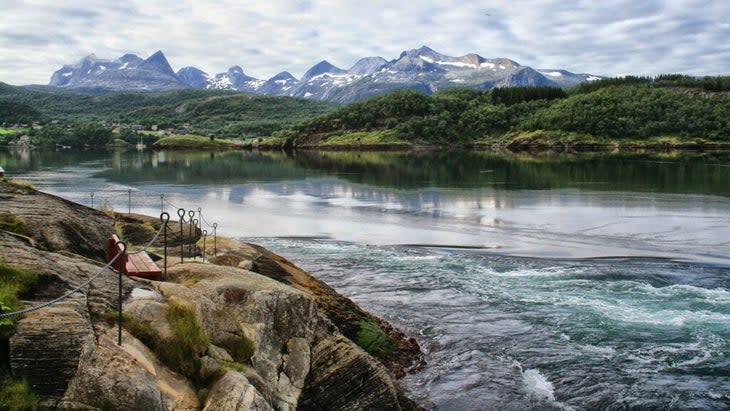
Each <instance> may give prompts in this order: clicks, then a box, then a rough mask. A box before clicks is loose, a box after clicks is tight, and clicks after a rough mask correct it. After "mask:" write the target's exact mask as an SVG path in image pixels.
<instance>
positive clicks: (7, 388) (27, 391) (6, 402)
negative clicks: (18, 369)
mask: <svg viewBox="0 0 730 411" xmlns="http://www.w3.org/2000/svg"><path fill="white" fill-rule="evenodd" d="M40 405H41V404H40V400H39V399H38V395H36V393H34V392H33V390H32V388H31V387H30V385H29V384H28V382H27V381H26V380H24V379H22V380H17V379H14V378H12V377H10V376H0V410H7V411H35V410H38V409H40V408H41V406H40Z"/></svg>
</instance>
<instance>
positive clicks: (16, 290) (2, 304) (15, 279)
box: [0, 260, 38, 338]
mask: <svg viewBox="0 0 730 411" xmlns="http://www.w3.org/2000/svg"><path fill="white" fill-rule="evenodd" d="M36 280H38V274H36V273H35V272H33V271H30V270H26V269H22V268H18V267H14V266H12V265H9V264H6V263H5V262H4V261H2V260H0V308H1V309H2V310H3V312H10V311H16V310H19V309H21V308H23V307H22V305H21V304H20V301H18V296H19V295H21V294H23V293H24V292H25V291H27V290H28V289H29V288H30V287H31V286H32V285H33V284H34V283H35V282H36ZM15 321H16V319H15V318H3V319H0V338H8V337H9V336H10V335H12V333H13V331H14V330H15Z"/></svg>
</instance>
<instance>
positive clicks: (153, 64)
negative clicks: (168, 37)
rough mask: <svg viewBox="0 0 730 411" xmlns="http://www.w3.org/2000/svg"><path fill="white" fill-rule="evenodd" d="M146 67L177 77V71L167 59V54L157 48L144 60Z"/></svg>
mask: <svg viewBox="0 0 730 411" xmlns="http://www.w3.org/2000/svg"><path fill="white" fill-rule="evenodd" d="M144 68H146V69H151V70H156V71H159V72H162V73H164V74H167V75H170V76H173V77H175V72H174V71H172V67H170V63H169V62H168V61H167V58H166V57H165V54H164V53H163V52H162V51H161V50H157V51H156V52H155V53H154V54H152V55H151V56H149V57H147V59H146V60H145V61H144Z"/></svg>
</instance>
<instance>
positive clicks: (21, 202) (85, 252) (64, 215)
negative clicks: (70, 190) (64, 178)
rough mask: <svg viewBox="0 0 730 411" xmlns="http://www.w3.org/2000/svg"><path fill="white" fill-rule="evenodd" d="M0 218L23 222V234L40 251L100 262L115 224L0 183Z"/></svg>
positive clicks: (69, 204)
mask: <svg viewBox="0 0 730 411" xmlns="http://www.w3.org/2000/svg"><path fill="white" fill-rule="evenodd" d="M0 215H14V216H17V217H19V218H20V219H21V220H22V221H23V222H24V230H23V233H22V234H25V235H27V236H28V237H30V238H32V239H33V240H34V242H35V245H36V246H37V247H38V248H39V249H42V250H48V251H68V252H72V253H75V254H79V255H82V256H84V257H88V258H92V259H95V260H98V261H103V260H104V259H105V258H106V250H104V248H103V247H100V245H103V244H106V238H107V237H108V236H109V235H110V234H111V233H112V232H113V231H114V228H113V226H114V220H113V219H111V218H110V217H109V216H107V215H106V214H104V213H102V212H100V211H97V210H94V209H91V208H88V207H85V206H82V205H80V204H76V203H72V202H70V201H66V200H64V199H61V198H58V197H55V196H52V195H49V194H45V193H41V192H39V191H36V190H33V189H32V188H28V187H23V186H18V185H13V184H7V183H0Z"/></svg>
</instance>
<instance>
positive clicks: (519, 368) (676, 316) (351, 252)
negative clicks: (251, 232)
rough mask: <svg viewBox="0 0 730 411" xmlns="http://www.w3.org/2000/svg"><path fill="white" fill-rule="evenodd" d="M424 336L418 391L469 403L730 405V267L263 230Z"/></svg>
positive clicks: (458, 405) (439, 404)
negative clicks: (278, 234)
mask: <svg viewBox="0 0 730 411" xmlns="http://www.w3.org/2000/svg"><path fill="white" fill-rule="evenodd" d="M259 240H260V242H262V243H264V244H265V245H267V246H269V247H272V248H273V249H276V250H278V251H279V252H281V253H283V254H284V255H287V256H289V257H290V258H292V259H293V260H294V261H296V262H297V263H298V264H300V265H301V266H303V267H304V268H306V269H309V270H310V271H311V272H312V273H313V274H315V275H316V276H318V277H319V278H322V279H323V280H325V281H326V282H327V283H329V284H331V285H333V286H334V287H335V288H337V289H338V290H340V291H341V292H343V293H345V294H347V295H349V296H350V297H351V298H352V299H353V300H355V301H356V302H357V303H359V304H361V305H362V306H364V307H365V308H367V309H370V310H372V311H374V312H377V313H381V314H382V315H384V316H385V317H386V318H388V319H390V320H391V321H393V322H395V323H396V324H398V325H401V326H405V327H406V328H407V329H408V331H410V332H411V333H414V334H416V335H418V336H419V341H420V342H421V343H422V345H423V348H424V349H425V351H426V352H427V360H428V361H429V365H428V366H427V367H426V368H425V370H423V371H422V372H419V373H417V374H414V375H410V376H408V377H406V379H405V384H406V386H407V387H408V388H409V389H410V390H411V393H412V394H413V395H414V396H415V397H416V398H417V399H419V400H420V401H422V402H423V403H425V404H429V405H430V406H432V407H435V408H437V409H442V410H464V409H471V410H477V409H514V410H523V409H535V410H542V409H671V408H676V409H722V408H726V407H728V406H729V404H730V395H729V394H730V357H729V355H730V291H728V290H730V278H728V275H727V274H728V272H727V270H726V269H722V268H716V267H714V268H713V267H708V266H702V265H695V264H687V263H679V262H672V261H665V260H655V259H649V260H645V259H631V258H625V259H582V260H549V259H534V258H519V257H510V256H499V255H484V254H481V253H477V252H465V251H464V250H453V249H443V248H424V249H422V248H418V249H415V248H410V247H382V246H375V247H373V246H363V245H360V244H353V243H333V242H329V241H322V240H301V239H259Z"/></svg>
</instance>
